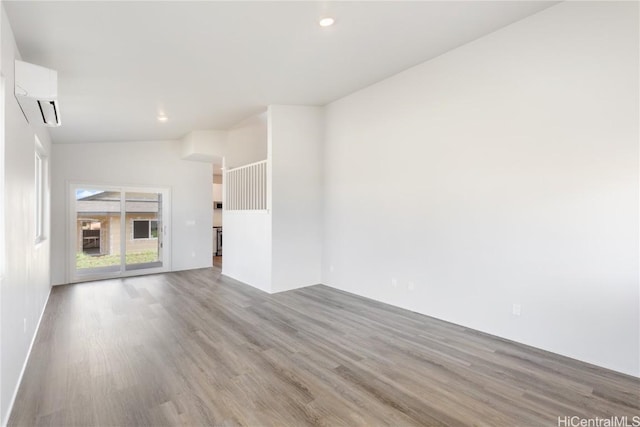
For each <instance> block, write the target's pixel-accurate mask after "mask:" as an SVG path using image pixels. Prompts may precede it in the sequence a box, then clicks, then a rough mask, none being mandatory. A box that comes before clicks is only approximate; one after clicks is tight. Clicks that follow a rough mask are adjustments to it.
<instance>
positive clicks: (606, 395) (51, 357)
mask: <svg viewBox="0 0 640 427" xmlns="http://www.w3.org/2000/svg"><path fill="white" fill-rule="evenodd" d="M612 351H614V350H612ZM639 408H640V381H639V380H638V379H634V378H632V377H628V376H624V375H621V374H617V373H614V372H611V371H607V370H604V369H601V368H597V367H594V366H591V365H587V364H584V363H581V362H577V361H575V360H570V359H567V358H563V357H560V356H557V355H553V354H550V353H546V352H543V351H540V350H536V349H532V348H529V347H526V346H523V345H518V344H514V343H511V342H507V341H505V340H502V339H498V338H495V337H491V336H487V335H484V334H481V333H479V332H476V331H473V330H469V329H465V328H463V327H459V326H455V325H452V324H448V323H445V322H442V321H438V320H435V319H432V318H429V317H426V316H422V315H419V314H416V313H412V312H409V311H406V310H402V309H398V308H394V307H391V306H388V305H385V304H381V303H377V302H374V301H371V300H367V299H364V298H361V297H357V296H354V295H351V294H348V293H345V292H341V291H337V290H334V289H331V288H328V287H325V286H312V287H309V288H305V289H300V290H295V291H289V292H285V293H281V294H276V295H271V296H270V295H267V294H265V293H262V292H260V291H258V290H256V289H253V288H251V287H249V286H246V285H243V284H240V283H238V282H235V281H233V280H230V279H227V278H224V277H221V276H220V273H219V270H218V269H216V268H214V269H203V270H194V271H186V272H179V273H170V274H163V275H154V276H145V277H137V278H128V279H122V280H110V281H101V282H93V283H84V284H77V285H69V286H61V287H56V288H54V289H53V291H52V294H51V297H50V301H49V304H48V306H47V308H46V311H45V315H44V318H43V321H42V326H41V328H40V332H39V334H38V336H37V339H36V343H35V346H34V349H33V353H32V356H31V359H30V361H29V365H28V367H27V370H26V373H25V376H24V380H23V383H22V386H21V388H20V391H19V394H18V398H17V401H16V404H15V407H14V411H13V414H12V417H11V419H10V422H9V425H11V426H17V425H21V426H32V425H53V426H68V425H69V426H70V425H81V426H90V425H104V426H107V425H109V426H134V425H135V426H143V425H153V426H161V425H179V424H182V425H225V426H226V425H229V426H230V425H250V426H262V425H277V426H303V425H327V426H340V425H348V426H355V425H366V426H376V425H394V426H405V425H433V426H439V425H455V426H457V425H490V426H515V425H522V426H540V425H548V426H557V425H558V421H557V417H558V416H579V417H584V418H593V417H596V416H597V417H611V416H624V415H627V416H634V415H640V409H639ZM629 422H631V419H629Z"/></svg>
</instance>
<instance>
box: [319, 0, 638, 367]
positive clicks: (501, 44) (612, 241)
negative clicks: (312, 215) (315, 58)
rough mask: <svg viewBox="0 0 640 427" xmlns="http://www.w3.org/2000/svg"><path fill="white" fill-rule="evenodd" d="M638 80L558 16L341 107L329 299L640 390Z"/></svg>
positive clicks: (596, 17) (568, 10)
mask: <svg viewBox="0 0 640 427" xmlns="http://www.w3.org/2000/svg"><path fill="white" fill-rule="evenodd" d="M638 72H639V70H638V4H637V3H634V2H627V3H625V2H610V3H596V2H564V3H561V4H559V5H556V6H554V7H552V8H549V9H547V10H545V11H542V12H541V13H539V14H537V15H534V16H532V17H529V18H527V19H524V20H522V21H520V22H517V23H515V24H513V25H510V26H508V27H506V28H504V29H502V30H499V31H497V32H495V33H493V34H490V35H488V36H486V37H484V38H481V39H479V40H476V41H474V42H472V43H469V44H467V45H465V46H462V47H460V48H458V49H456V50H454V51H451V52H449V53H446V54H444V55H442V56H440V57H438V58H436V59H434V60H432V61H429V62H426V63H424V64H421V65H419V66H416V67H414V68H412V69H409V70H407V71H405V72H403V73H401V74H398V75H396V76H394V77H391V78H389V79H387V80H384V81H382V82H379V83H377V84H375V85H373V86H370V87H368V88H366V89H364V90H362V91H359V92H357V93H355V94H352V95H350V96H347V97H346V98H343V99H341V100H339V101H337V102H334V103H332V104H330V105H329V106H328V107H327V111H326V121H327V128H326V149H325V163H324V165H325V168H324V172H325V187H326V188H325V193H324V194H325V246H324V263H323V280H324V283H326V284H328V285H331V286H334V287H337V288H339V289H344V290H346V291H349V292H354V293H356V294H360V295H364V296H367V297H371V298H374V299H377V300H380V301H384V302H387V303H391V304H394V305H397V306H400V307H405V308H407V309H410V310H415V311H418V312H421V313H425V314H428V315H431V316H435V317H437V318H441V319H445V320H448V321H451V322H454V323H457V324H460V325H465V326H469V327H471V328H474V329H478V330H481V331H486V332H489V333H491V334H495V335H498V336H501V337H505V338H509V339H512V340H515V341H519V342H522V343H526V344H530V345H533V346H535V347H539V348H543V349H546V350H550V351H553V352H556V353H560V354H564V355H567V356H570V357H574V358H577V359H580V360H584V361H587V362H591V363H594V364H597V365H601V366H605V367H608V368H611V369H614V370H618V371H621V372H625V373H629V374H632V375H636V376H638V375H640V350H639V347H640V343H639V324H640V314H639V311H640V310H639V304H640V295H639V283H638V273H639V268H638V256H639V254H638V234H639V226H638V218H639V216H638V215H639V212H638V194H639V188H638V178H639V175H638V138H639V132H638V113H639V111H638V75H639V74H638ZM332 269H333V271H332ZM392 278H396V279H397V280H398V282H399V286H398V287H397V288H394V287H393V286H392V285H391V280H392ZM409 282H413V283H414V285H415V290H413V291H411V290H409V289H408V287H409ZM514 303H517V304H521V309H522V315H521V316H519V317H517V316H514V315H512V305H513V304H514Z"/></svg>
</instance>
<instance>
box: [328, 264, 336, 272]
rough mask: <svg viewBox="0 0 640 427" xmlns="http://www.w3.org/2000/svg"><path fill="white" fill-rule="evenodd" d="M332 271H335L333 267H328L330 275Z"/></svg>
mask: <svg viewBox="0 0 640 427" xmlns="http://www.w3.org/2000/svg"><path fill="white" fill-rule="evenodd" d="M333 270H335V268H333V265H330V266H329V272H330V273H333Z"/></svg>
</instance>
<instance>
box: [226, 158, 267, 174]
mask: <svg viewBox="0 0 640 427" xmlns="http://www.w3.org/2000/svg"><path fill="white" fill-rule="evenodd" d="M263 163H267V159H264V160H260V161H259V162H253V163H248V164H246V165H242V166H236V167H235V168H231V169H225V170H224V172H233V171H237V170H238V169H245V168H248V167H251V166H255V165H259V164H263Z"/></svg>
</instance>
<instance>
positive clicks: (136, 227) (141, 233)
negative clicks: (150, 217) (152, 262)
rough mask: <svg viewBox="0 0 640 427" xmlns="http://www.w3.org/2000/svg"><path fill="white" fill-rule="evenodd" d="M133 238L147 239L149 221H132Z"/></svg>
mask: <svg viewBox="0 0 640 427" xmlns="http://www.w3.org/2000/svg"><path fill="white" fill-rule="evenodd" d="M133 238H134V239H148V238H149V221H133Z"/></svg>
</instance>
